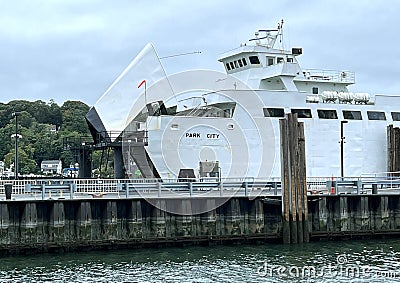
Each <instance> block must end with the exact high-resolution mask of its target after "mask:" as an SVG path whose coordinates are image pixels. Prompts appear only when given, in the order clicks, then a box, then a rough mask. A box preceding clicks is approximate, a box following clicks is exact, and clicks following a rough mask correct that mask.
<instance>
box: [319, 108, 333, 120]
mask: <svg viewBox="0 0 400 283" xmlns="http://www.w3.org/2000/svg"><path fill="white" fill-rule="evenodd" d="M317 112H318V117H319V118H320V119H337V113H336V110H317Z"/></svg>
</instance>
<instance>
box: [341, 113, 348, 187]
mask: <svg viewBox="0 0 400 283" xmlns="http://www.w3.org/2000/svg"><path fill="white" fill-rule="evenodd" d="M348 122H349V121H346V120H344V121H340V177H342V180H343V178H344V144H345V138H346V137H345V136H344V131H343V125H344V124H346V123H348Z"/></svg>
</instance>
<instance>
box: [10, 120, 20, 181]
mask: <svg viewBox="0 0 400 283" xmlns="http://www.w3.org/2000/svg"><path fill="white" fill-rule="evenodd" d="M19 114H20V112H14V113H13V114H12V115H13V117H15V150H14V151H15V156H14V179H15V180H18V116H19Z"/></svg>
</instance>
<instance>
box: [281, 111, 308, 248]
mask: <svg viewBox="0 0 400 283" xmlns="http://www.w3.org/2000/svg"><path fill="white" fill-rule="evenodd" d="M279 123H280V133H281V135H280V137H281V166H282V167H281V176H282V177H281V178H282V219H283V242H284V243H292V244H296V243H303V242H308V241H309V235H308V233H309V232H308V223H307V222H308V212H307V210H308V205H307V185H306V166H305V138H304V125H303V123H301V122H298V121H297V115H295V114H287V115H286V117H285V119H281V120H280V121H279Z"/></svg>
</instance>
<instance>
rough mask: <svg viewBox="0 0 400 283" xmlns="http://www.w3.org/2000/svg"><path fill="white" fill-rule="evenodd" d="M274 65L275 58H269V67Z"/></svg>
mask: <svg viewBox="0 0 400 283" xmlns="http://www.w3.org/2000/svg"><path fill="white" fill-rule="evenodd" d="M273 64H274V57H267V66H271V65H273Z"/></svg>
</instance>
